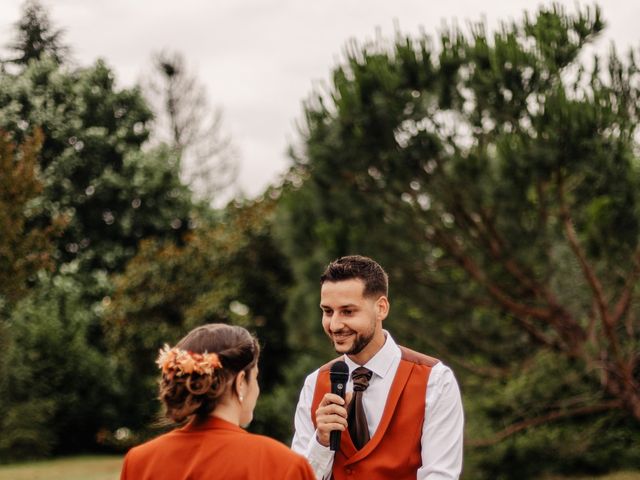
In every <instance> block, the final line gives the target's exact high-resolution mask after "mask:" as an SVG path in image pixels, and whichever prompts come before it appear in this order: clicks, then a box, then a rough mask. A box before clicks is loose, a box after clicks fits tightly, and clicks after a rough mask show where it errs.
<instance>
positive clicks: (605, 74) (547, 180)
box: [278, 6, 640, 478]
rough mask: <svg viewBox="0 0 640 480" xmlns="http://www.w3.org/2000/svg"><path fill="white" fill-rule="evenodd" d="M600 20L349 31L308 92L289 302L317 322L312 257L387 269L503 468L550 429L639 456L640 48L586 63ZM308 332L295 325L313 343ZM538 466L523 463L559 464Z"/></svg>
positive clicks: (288, 208)
mask: <svg viewBox="0 0 640 480" xmlns="http://www.w3.org/2000/svg"><path fill="white" fill-rule="evenodd" d="M603 28H604V23H603V21H602V19H601V15H600V11H599V9H598V8H594V9H589V8H587V9H583V10H581V11H579V12H577V14H575V15H568V14H566V13H565V12H564V11H563V10H562V8H561V7H559V6H552V7H549V8H542V9H541V10H540V11H539V12H538V13H537V14H536V15H535V16H529V15H525V17H524V20H523V21H522V22H520V23H512V24H504V25H502V27H501V28H500V29H499V30H498V31H497V32H495V33H493V34H491V35H489V34H487V32H486V29H485V28H484V26H482V25H476V26H474V27H473V28H472V29H471V33H470V34H469V35H465V34H463V33H462V32H460V31H456V30H449V31H445V32H444V33H443V34H442V35H441V37H440V39H439V45H438V47H435V46H434V42H432V41H431V40H430V39H429V38H427V37H424V38H419V39H412V38H409V37H403V36H401V35H400V34H398V36H397V38H396V40H395V42H393V43H392V44H388V43H384V42H378V43H376V44H372V45H368V46H366V47H364V48H359V47H358V46H357V45H351V46H350V48H349V49H348V50H347V54H346V57H347V58H346V62H345V64H344V65H341V66H339V67H338V68H337V69H336V70H335V71H334V72H333V78H332V84H331V87H330V89H329V90H328V91H327V92H316V94H314V95H313V96H312V98H311V99H310V100H309V102H308V103H307V105H306V108H305V123H304V131H303V134H304V144H303V146H302V148H301V149H300V150H299V151H298V152H296V154H295V157H294V166H293V167H292V170H291V172H290V184H289V185H288V186H287V187H286V188H285V194H284V199H283V209H282V211H281V221H280V222H278V224H280V225H282V229H281V233H280V235H281V236H282V238H284V239H285V240H286V251H287V252H288V254H289V255H290V257H291V259H292V264H293V265H294V266H293V271H294V275H295V276H294V278H295V282H294V284H297V285H298V286H299V287H298V291H297V292H296V295H295V297H294V298H293V300H292V301H291V303H290V305H294V306H304V307H306V306H308V310H305V311H306V312H307V314H306V315H303V317H307V318H313V311H314V310H315V309H316V308H317V307H316V306H314V305H312V303H313V302H311V301H310V300H307V299H308V298H313V297H314V296H315V295H317V293H315V291H316V290H317V285H313V286H311V283H310V281H309V272H311V271H313V272H314V276H316V275H317V274H318V273H319V272H320V271H321V266H322V265H323V264H326V263H327V262H328V261H329V260H331V259H332V258H334V257H336V256H338V255H343V254H347V253H354V252H359V253H364V254H369V255H371V256H373V257H375V258H377V259H379V260H380V261H381V263H382V264H383V265H387V266H388V268H389V273H390V276H391V285H392V291H391V294H392V299H393V300H392V303H393V309H392V318H391V321H392V322H395V323H393V331H394V332H395V333H396V335H397V336H398V337H399V338H400V339H401V340H404V339H406V341H407V342H408V343H409V344H410V345H414V346H416V347H420V348H421V347H428V348H429V349H430V351H433V352H435V353H437V354H439V355H441V356H442V357H443V358H445V359H446V360H447V361H449V362H454V363H456V364H457V365H459V366H460V367H461V368H464V369H465V370H466V372H465V373H464V374H463V375H462V377H463V378H462V380H463V382H462V383H463V388H465V389H466V388H469V389H470V391H471V392H472V393H470V397H469V398H473V400H471V401H469V402H467V405H469V406H470V410H471V411H472V412H473V415H472V416H470V417H468V418H470V421H469V427H470V428H469V430H468V431H469V432H470V435H471V438H470V444H471V445H476V447H478V448H480V446H481V445H494V444H496V442H500V441H503V440H504V441H503V442H502V443H501V444H499V445H497V446H496V447H495V448H494V449H493V450H492V452H494V454H495V455H488V454H487V452H486V451H485V452H484V455H485V457H487V458H489V457H490V458H489V459H488V460H486V459H485V460H480V461H479V463H480V464H481V466H483V468H485V474H486V475H487V476H491V475H494V476H493V478H497V477H498V475H503V476H504V475H506V476H504V477H503V478H509V476H508V475H509V474H508V473H505V472H508V471H509V470H508V469H509V466H510V465H513V464H514V463H515V464H517V463H518V460H519V461H520V462H522V459H523V457H526V455H530V454H532V452H535V451H537V452H538V453H539V452H540V448H539V447H540V445H542V444H543V442H542V441H541V439H542V438H544V439H545V441H546V445H545V448H547V450H548V449H549V447H548V446H549V444H550V442H555V443H552V444H553V445H558V448H561V447H562V448H563V449H564V450H565V451H567V450H569V449H568V448H567V446H568V445H572V446H573V447H574V450H572V451H571V453H570V455H571V456H572V457H570V458H572V460H569V461H568V462H569V463H571V462H573V463H571V464H572V465H573V466H576V468H583V469H589V468H591V469H593V468H597V467H596V466H595V463H593V462H591V460H588V459H585V458H583V457H584V456H581V451H580V448H592V449H593V448H596V445H597V446H602V445H605V446H606V449H605V450H604V451H606V452H607V453H608V454H611V452H612V451H613V450H612V448H614V449H615V448H617V449H618V450H622V451H624V450H625V449H626V450H629V449H631V450H632V451H634V452H636V454H637V449H635V450H634V448H635V447H633V445H637V438H638V435H639V432H640V428H639V423H638V422H639V421H640V410H639V407H640V388H639V382H640V355H639V354H638V352H639V351H640V349H639V348H638V346H639V343H640V333H639V331H640V330H639V329H638V320H637V318H638V313H640V312H639V311H638V308H637V307H638V302H637V288H636V286H637V284H638V275H640V243H639V237H638V226H639V225H640V210H639V209H638V205H639V202H640V197H639V196H638V195H639V192H640V190H639V189H638V178H640V177H639V176H638V173H639V172H638V168H639V167H640V165H639V163H638V157H637V152H638V144H637V135H636V134H637V126H638V107H637V105H638V102H637V100H638V93H639V90H638V80H640V77H639V75H638V70H637V66H636V63H635V57H634V55H633V54H630V56H629V60H628V61H627V62H626V63H625V62H623V61H622V60H620V59H619V57H618V56H617V55H616V53H615V51H612V53H611V55H610V57H609V61H608V62H607V66H606V70H604V71H603V69H602V62H601V61H600V60H599V59H598V58H595V59H594V61H593V66H592V67H587V66H586V62H585V63H582V62H583V61H582V60H581V58H580V56H579V55H580V54H581V52H582V51H583V50H584V47H585V46H586V45H587V44H589V43H590V42H592V41H593V39H594V38H595V37H597V35H598V34H599V33H600V32H601V31H602V29H603ZM312 308H313V310H311V309H312ZM296 313H297V314H296V321H297V320H298V319H299V318H300V311H299V310H298V311H297V312H296ZM289 319H290V320H289V321H290V322H293V316H292V315H289ZM403 320H404V321H403ZM313 331H316V332H317V331H319V328H318V326H317V325H313V326H311V325H308V326H306V327H305V326H304V325H303V328H302V329H301V330H300V331H299V334H298V336H299V338H301V339H302V340H301V341H304V342H306V344H308V345H309V346H310V347H311V348H313V349H314V350H313V351H315V352H319V351H321V348H322V346H321V344H320V343H319V341H315V340H310V338H311V337H312V336H313V334H312V333H311V332H313ZM317 337H318V336H317V335H316V338H317ZM539 369H542V370H539ZM549 369H552V370H553V375H544V376H541V375H539V374H538V373H539V371H544V372H549ZM499 392H500V393H499ZM625 418H626V419H627V420H626V423H625V421H624V420H623V419H625ZM594 420H596V421H597V422H598V427H597V428H595V429H593V430H589V432H590V434H589V435H587V436H584V437H581V441H582V443H581V447H579V448H578V447H577V445H576V444H575V443H573V444H571V443H566V444H563V442H565V441H567V440H568V439H569V438H578V436H575V435H574V433H575V432H576V429H575V428H573V429H572V428H571V426H572V425H573V426H575V427H577V428H583V429H584V423H583V422H584V421H592V422H593V421H594ZM629 421H631V422H632V423H631V424H629V423H628V422H629ZM552 422H556V423H557V424H558V425H561V426H562V427H563V429H562V430H557V429H556V430H554V425H553V424H552ZM572 422H573V423H572ZM534 427H537V428H534ZM606 428H612V429H614V430H615V431H616V432H617V434H618V437H617V438H618V440H617V442H615V447H613V446H612V445H607V444H603V443H601V442H600V439H602V438H604V434H603V429H606ZM491 430H493V431H494V433H495V435H491V434H490V432H491ZM496 430H498V431H497V432H496ZM519 432H526V435H524V436H522V435H516V434H518V433H519ZM550 432H551V433H550ZM571 435H574V437H571ZM599 435H602V436H601V437H600V438H599ZM487 436H488V438H487ZM536 438H537V439H538V440H536ZM505 439H506V440H505ZM521 439H527V441H528V442H529V443H528V447H526V448H524V447H523V443H522V442H521ZM585 445H587V446H588V447H585ZM514 447H517V448H514ZM536 449H537V450H536ZM516 455H519V457H517V456H516ZM509 456H511V457H509ZM546 456H549V451H547V453H546ZM610 456H611V458H610V460H611V461H610V462H609V465H610V466H611V465H613V464H614V463H615V462H616V461H619V458H615V457H614V456H613V455H610ZM510 458H511V459H510ZM530 458H533V455H532V456H531V457H530ZM624 458H625V459H626V461H632V460H629V459H630V458H631V457H628V456H625V457H624ZM483 462H484V464H483ZM623 462H624V460H623ZM632 462H633V461H632ZM543 463H544V462H543ZM605 463H606V462H605ZM636 463H637V462H636ZM548 465H552V464H548ZM531 468H532V471H523V472H521V473H522V475H523V477H520V478H524V476H527V475H534V474H537V473H539V470H540V469H542V468H545V467H544V466H542V465H541V464H540V463H537V464H534V463H532V464H531ZM551 468H554V467H553V466H551ZM555 468H561V467H559V466H558V465H556V466H555ZM492 469H493V470H492ZM500 469H502V470H500ZM536 469H538V470H536Z"/></svg>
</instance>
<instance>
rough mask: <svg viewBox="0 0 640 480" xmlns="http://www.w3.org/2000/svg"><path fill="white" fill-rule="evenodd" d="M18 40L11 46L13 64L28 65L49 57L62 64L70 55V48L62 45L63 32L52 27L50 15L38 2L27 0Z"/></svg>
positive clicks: (17, 28) (17, 36)
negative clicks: (32, 61) (33, 61)
mask: <svg viewBox="0 0 640 480" xmlns="http://www.w3.org/2000/svg"><path fill="white" fill-rule="evenodd" d="M15 27H16V39H15V40H14V42H13V43H12V44H11V45H10V48H11V50H12V51H13V52H14V55H15V56H14V58H11V59H9V60H8V61H9V62H11V63H15V64H18V65H27V64H28V63H29V62H30V61H31V60H40V59H42V58H43V57H45V56H47V57H49V58H51V59H53V60H54V61H56V62H57V63H62V61H63V60H64V59H65V57H66V56H67V54H68V50H69V49H68V48H67V47H66V45H64V44H63V43H62V34H63V32H62V30H56V29H54V28H53V26H52V25H51V22H50V20H49V15H48V13H47V11H46V10H45V8H44V7H43V6H42V4H41V3H40V2H39V1H37V0H27V1H26V2H25V3H24V5H23V9H22V16H21V18H20V20H19V21H18V22H17V23H16V25H15Z"/></svg>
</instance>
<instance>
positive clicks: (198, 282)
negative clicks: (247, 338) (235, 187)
mask: <svg viewBox="0 0 640 480" xmlns="http://www.w3.org/2000/svg"><path fill="white" fill-rule="evenodd" d="M272 210H273V202H271V201H263V202H256V203H253V204H247V205H234V204H231V205H230V206H229V207H228V208H227V210H226V211H225V212H224V213H223V215H222V218H220V219H219V220H218V221H217V222H216V223H215V224H213V225H210V226H202V227H201V228H200V229H198V230H197V231H196V233H194V234H192V235H190V236H187V237H185V238H184V240H183V242H182V243H181V244H180V245H177V244H175V243H172V242H161V241H155V240H148V241H145V242H143V243H142V244H141V248H140V252H139V253H138V255H136V257H134V258H133V259H132V260H131V262H129V264H128V266H127V269H126V270H125V272H124V273H123V274H122V275H120V276H119V277H118V278H117V279H116V290H115V292H114V294H113V296H112V298H111V303H110V306H109V310H108V312H107V313H108V314H107V320H106V330H107V332H108V334H109V342H110V344H111V345H112V346H113V348H114V351H115V353H116V355H117V359H118V365H119V368H120V373H119V375H120V376H121V377H122V378H127V379H128V380H127V382H126V383H127V384H128V385H130V388H129V389H128V392H127V393H128V396H127V401H128V402H129V404H128V406H127V408H126V411H128V412H129V415H128V416H126V417H123V418H122V421H123V422H124V423H123V424H124V425H126V426H128V427H129V428H133V429H140V428H141V427H145V426H147V424H148V422H149V421H150V420H151V419H152V418H153V414H154V413H155V412H156V411H157V403H156V401H155V399H156V396H157V377H158V372H157V369H156V368H155V364H154V360H155V358H156V356H157V352H158V349H159V348H160V347H161V346H162V345H163V344H164V343H170V344H174V343H175V342H176V341H177V340H179V339H180V338H181V337H183V336H184V335H185V334H186V333H187V332H188V331H189V330H191V329H192V328H194V327H196V326H197V325H201V324H203V323H210V322H223V323H234V324H237V325H242V326H244V327H246V328H248V329H249V330H251V331H253V332H255V333H256V334H257V336H258V338H259V339H260V341H261V343H262V345H263V356H262V359H261V362H260V369H261V373H260V376H261V379H260V381H261V385H262V389H263V398H264V397H265V393H266V394H268V393H269V392H270V391H271V390H272V389H273V387H274V385H275V384H276V383H277V382H279V381H281V380H282V376H283V370H284V369H283V368H282V366H283V365H286V361H287V359H288V357H289V353H290V352H289V347H288V346H287V344H286V343H285V341H284V338H285V337H286V335H285V332H286V329H285V328H284V325H283V323H282V320H281V317H282V311H283V309H284V303H285V294H286V287H287V286H288V284H289V271H288V269H287V265H286V263H285V262H284V259H283V257H282V255H281V254H280V252H279V250H278V248H277V247H276V245H275V244H274V243H273V240H272V236H271V229H272ZM278 414H280V415H282V413H279V412H275V411H273V412H272V413H271V414H270V415H269V417H260V418H257V420H256V422H255V424H254V425H253V428H254V429H257V430H258V431H268V430H267V425H268V423H267V422H269V421H270V418H271V417H272V416H273V415H278ZM277 421H278V422H280V425H282V424H283V422H285V419H283V418H282V417H280V418H279V419H278V420H277ZM286 424H287V425H288V424H290V418H287V419H286ZM278 428H279V429H280V431H282V430H283V428H282V427H278Z"/></svg>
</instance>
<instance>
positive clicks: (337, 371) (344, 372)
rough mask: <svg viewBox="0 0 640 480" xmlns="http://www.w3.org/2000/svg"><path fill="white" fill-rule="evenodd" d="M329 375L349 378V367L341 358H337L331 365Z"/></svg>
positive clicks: (341, 378) (338, 378)
mask: <svg viewBox="0 0 640 480" xmlns="http://www.w3.org/2000/svg"><path fill="white" fill-rule="evenodd" d="M329 376H330V377H331V378H332V379H333V378H336V379H337V380H345V379H346V378H349V367H348V365H347V364H346V362H343V361H342V360H338V361H337V362H334V363H333V364H332V365H331V370H330V372H329Z"/></svg>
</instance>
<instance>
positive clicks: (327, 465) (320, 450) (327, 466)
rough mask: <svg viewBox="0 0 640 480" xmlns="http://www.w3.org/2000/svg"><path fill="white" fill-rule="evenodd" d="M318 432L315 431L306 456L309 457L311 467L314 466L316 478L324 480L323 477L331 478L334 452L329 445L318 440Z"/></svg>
mask: <svg viewBox="0 0 640 480" xmlns="http://www.w3.org/2000/svg"><path fill="white" fill-rule="evenodd" d="M317 433H318V432H317V431H316V432H314V434H313V437H312V438H311V441H309V445H308V446H307V451H306V454H305V457H307V460H308V461H309V464H310V465H311V468H313V471H314V473H315V474H316V478H317V479H318V480H322V479H323V478H329V476H330V474H331V467H332V466H333V454H334V452H333V450H331V449H330V448H329V447H325V446H324V445H321V444H320V442H318V439H317V437H316V435H317Z"/></svg>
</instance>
